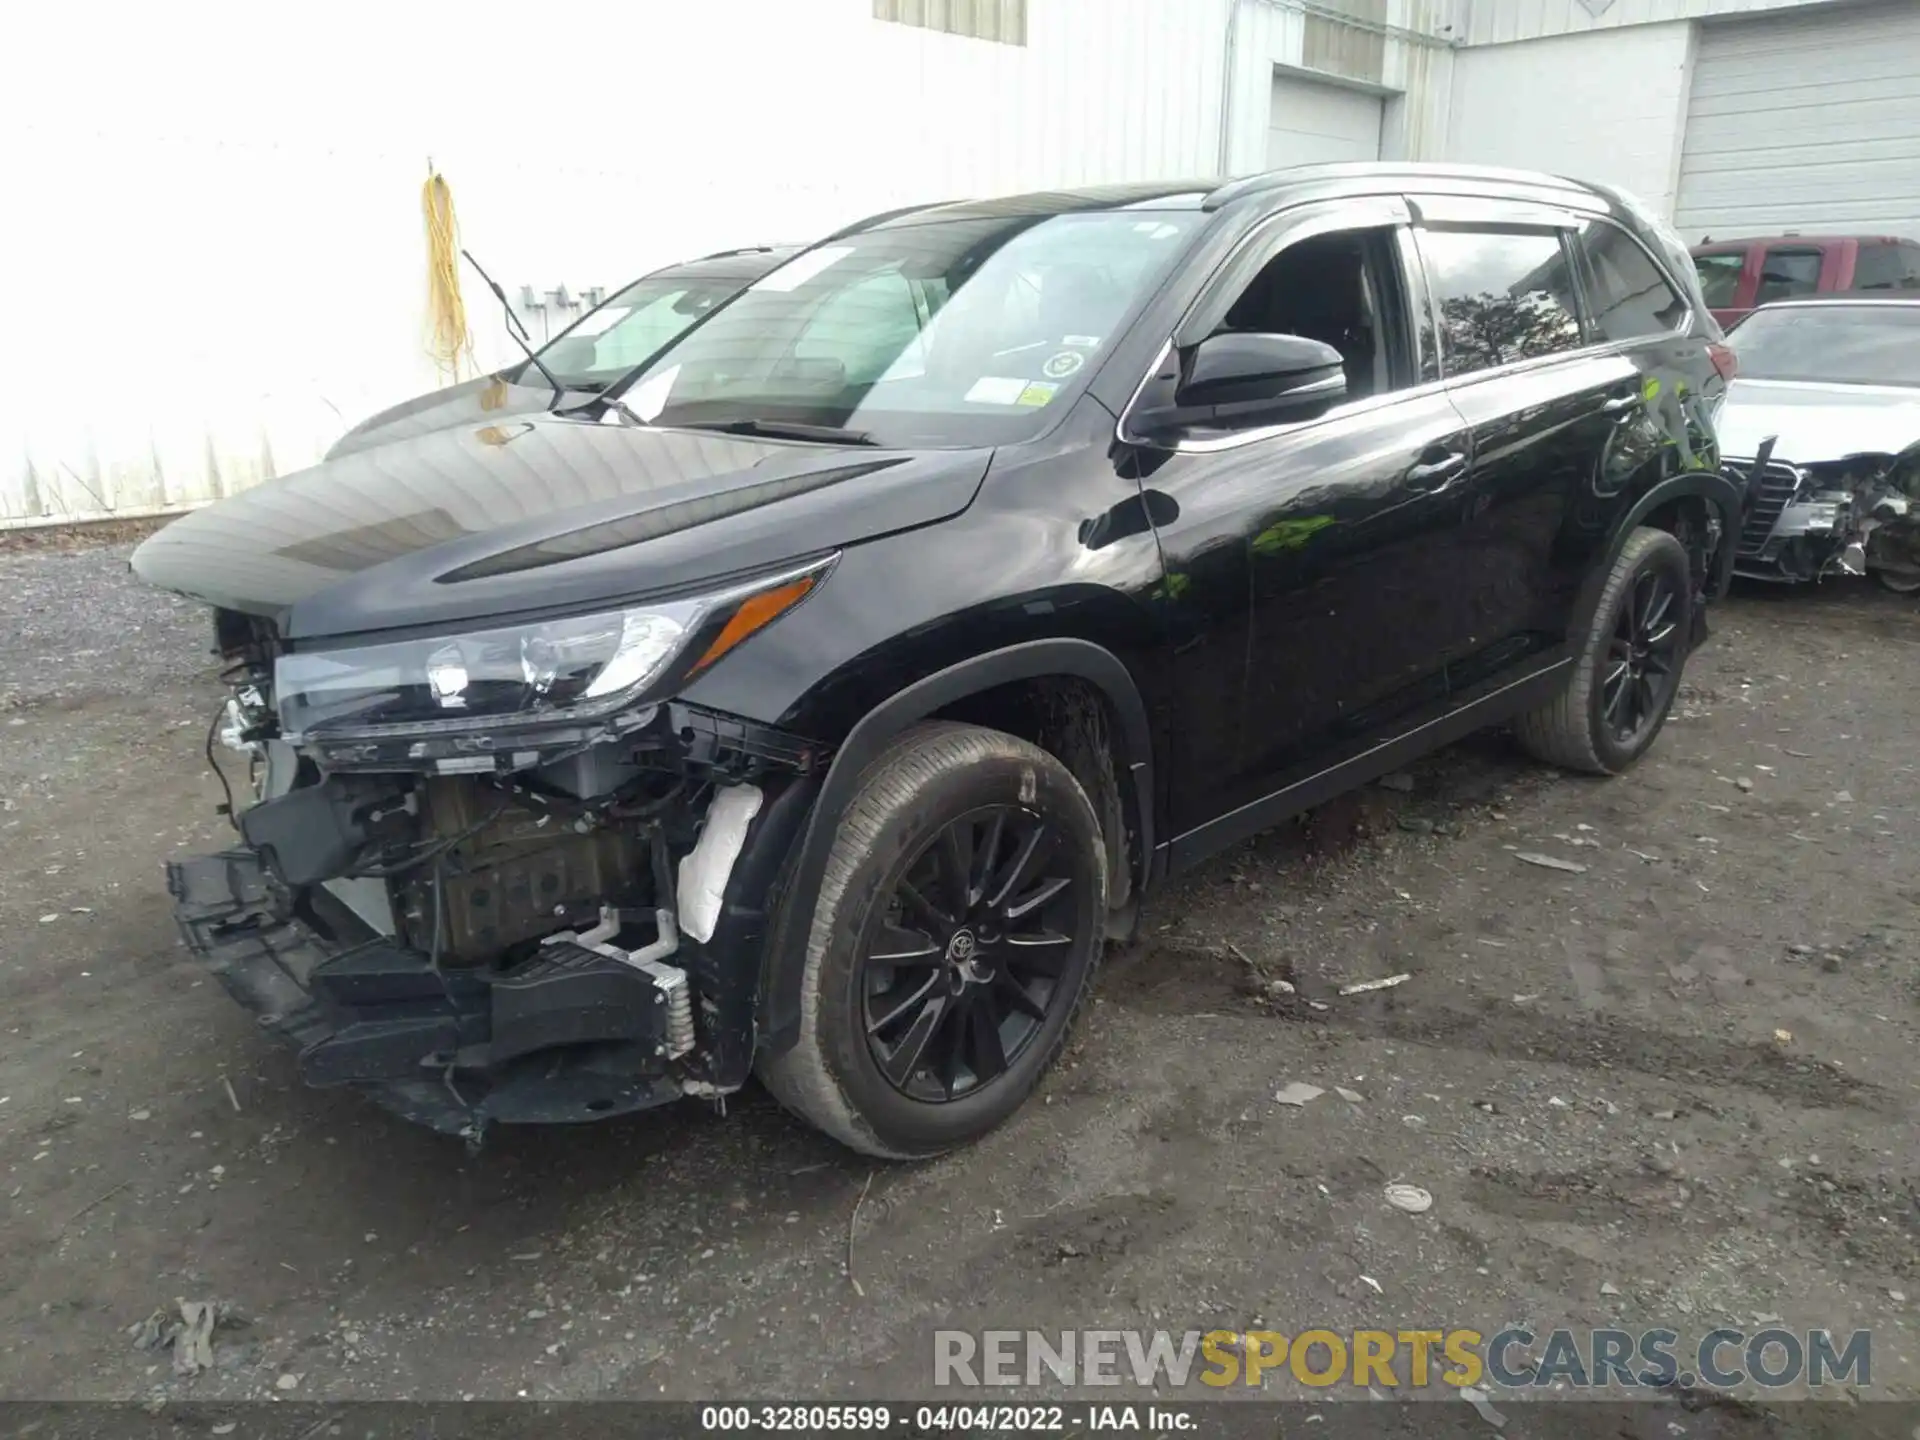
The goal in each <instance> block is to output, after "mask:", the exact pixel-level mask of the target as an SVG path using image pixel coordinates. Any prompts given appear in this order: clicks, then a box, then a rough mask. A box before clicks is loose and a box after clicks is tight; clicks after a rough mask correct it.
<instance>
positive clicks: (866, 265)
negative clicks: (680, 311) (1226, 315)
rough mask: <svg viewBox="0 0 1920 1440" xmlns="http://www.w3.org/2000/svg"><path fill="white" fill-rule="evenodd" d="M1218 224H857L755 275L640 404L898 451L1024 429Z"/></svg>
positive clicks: (709, 420) (1029, 431)
mask: <svg viewBox="0 0 1920 1440" xmlns="http://www.w3.org/2000/svg"><path fill="white" fill-rule="evenodd" d="M1203 218H1204V217H1202V216H1201V215H1200V214H1198V213H1197V212H1193V211H1173V210H1152V211H1141V210H1126V211H1113V210H1109V211H1099V212H1094V213H1084V212H1083V213H1077V214H1072V215H1039V216H1036V215H1016V216H997V217H993V218H986V219H966V220H945V221H935V222H932V223H929V224H923V225H912V226H904V227H901V228H898V229H889V230H873V231H868V232H866V233H864V234H857V235H852V236H849V237H847V238H845V239H844V240H840V241H836V242H834V243H832V244H829V245H824V246H821V247H819V248H817V249H814V250H810V251H807V252H805V253H803V254H801V255H799V256H797V257H795V258H794V259H793V260H791V261H789V262H788V263H787V264H785V265H783V266H782V267H780V268H779V269H777V270H775V271H773V272H772V273H771V274H769V275H767V276H765V277H764V278H763V279H761V280H759V281H758V282H756V283H755V284H754V285H753V286H752V287H751V288H749V289H748V290H747V291H746V292H745V293H744V294H742V295H741V296H740V297H739V298H738V299H737V300H735V301H734V302H733V303H732V304H731V305H729V306H727V307H726V309H724V310H722V311H720V312H719V313H718V314H716V315H715V316H714V317H713V319H712V320H711V321H709V322H708V323H707V324H705V325H702V326H700V327H699V328H698V329H697V330H694V331H692V332H691V333H689V334H687V335H685V336H684V337H683V338H682V339H681V340H680V341H679V342H678V343H676V344H674V345H673V346H672V347H671V348H669V349H668V350H667V351H666V352H665V353H664V354H662V355H660V356H659V357H658V358H657V359H656V360H655V361H654V362H653V364H652V365H651V366H649V367H648V368H647V370H646V371H645V372H644V373H642V374H641V375H639V376H637V377H635V380H634V383H633V384H632V385H631V386H630V387H628V388H627V389H626V392H625V402H626V405H627V408H628V409H630V410H631V411H632V412H633V413H634V414H635V415H637V416H638V417H639V418H640V419H641V420H643V421H645V422H647V423H648V424H655V425H661V426H683V427H700V426H728V425H734V426H751V425H753V424H755V423H758V424H760V425H762V426H767V427H774V426H789V425H800V426H813V427H830V428H831V429H832V430H835V431H854V432H858V433H859V434H860V435H861V436H862V437H864V438H867V439H870V440H871V441H872V442H873V443H876V444H881V445H889V446H900V447H907V446H931V447H945V446H971V445H997V444H1004V443H1007V442H1009V441H1013V440H1019V439H1024V438H1026V437H1028V436H1031V435H1035V434H1038V433H1039V432H1040V430H1041V429H1043V428H1044V427H1045V425H1046V424H1047V422H1048V420H1049V418H1050V417H1051V416H1054V415H1057V414H1058V413H1059V411H1060V409H1061V407H1062V406H1064V405H1065V404H1066V403H1068V402H1069V401H1070V400H1071V398H1072V397H1073V396H1074V395H1075V394H1076V393H1077V392H1078V388H1079V386H1080V385H1082V384H1084V383H1085V381H1086V378H1087V376H1088V375H1089V374H1091V373H1092V369H1093V366H1094V362H1095V361H1096V360H1097V359H1098V358H1099V357H1100V356H1101V354H1102V353H1103V350H1104V348H1105V347H1108V346H1110V345H1111V344H1112V343H1113V342H1114V340H1115V339H1116V338H1117V337H1118V336H1119V334H1120V333H1121V331H1122V330H1123V329H1124V327H1125V325H1126V324H1127V322H1128V321H1129V320H1130V319H1131V318H1132V316H1133V314H1134V313H1135V312H1136V311H1137V310H1138V308H1139V307H1140V305H1141V304H1142V303H1144V301H1145V300H1146V298H1147V297H1148V296H1149V295H1150V294H1151V293H1152V292H1153V289H1154V288H1155V286H1156V285H1157V283H1158V281H1159V279H1160V277H1161V276H1162V275H1163V274H1164V273H1165V272H1166V270H1167V267H1168V266H1169V265H1170V264H1171V262H1172V260H1173V258H1174V257H1175V256H1176V255H1177V254H1178V253H1179V252H1180V251H1181V250H1182V249H1183V248H1184V247H1185V243H1186V241H1187V239H1188V237H1189V236H1191V235H1192V234H1193V233H1194V231H1195V230H1197V229H1198V227H1199V226H1200V224H1201V222H1202V220H1203ZM820 438H823V439H825V438H830V436H828V435H824V434H823V435H822V436H821V437H820Z"/></svg>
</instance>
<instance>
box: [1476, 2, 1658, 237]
mask: <svg viewBox="0 0 1920 1440" xmlns="http://www.w3.org/2000/svg"><path fill="white" fill-rule="evenodd" d="M1692 42H1693V27H1692V26H1691V25H1689V24H1688V23H1687V22H1685V21H1668V22H1666V23H1664V24H1658V25H1633V26H1624V27H1621V28H1619V29H1614V30H1609V31H1606V32H1605V33H1603V34H1597V35H1553V36H1547V37H1544V38H1541V39H1535V40H1523V41H1519V42H1517V43H1513V44H1507V45H1487V46H1476V47H1475V48H1473V49H1470V50H1466V51H1463V52H1462V53H1461V54H1460V55H1459V56H1458V57H1456V59H1455V61H1454V80H1453V90H1454V94H1453V110H1452V116H1451V120H1450V125H1449V131H1448V141H1447V153H1448V154H1449V155H1452V156H1454V157H1455V158H1458V159H1462V160H1472V161H1476V162H1479V163H1482V164H1488V165H1513V166H1517V167H1520V168H1522V169H1529V170H1547V171H1551V172H1554V173H1556V174H1562V175H1573V176H1578V177H1579V178H1582V179H1587V180H1605V181H1609V182H1611V183H1612V184H1615V185H1621V186H1624V187H1626V188H1627V189H1628V190H1631V191H1633V192H1634V194H1636V195H1638V196H1639V197H1640V198H1641V199H1643V200H1645V201H1646V202H1647V203H1648V204H1649V205H1652V206H1653V207H1654V208H1655V209H1656V210H1658V211H1659V212H1660V213H1662V214H1670V213H1671V212H1672V209H1673V204H1674V181H1675V172H1676V168H1677V161H1678V156H1679V148H1678V135H1679V131H1680V126H1681V121H1682V119H1683V117H1684V116H1685V114H1686V105H1687V71H1688V57H1689V54H1690V50H1691V46H1692ZM1523 115H1524V116H1528V117H1533V118H1532V119H1531V120H1530V121H1529V122H1528V123H1516V120H1515V117H1516V116H1523Z"/></svg>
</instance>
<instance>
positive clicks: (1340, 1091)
mask: <svg viewBox="0 0 1920 1440" xmlns="http://www.w3.org/2000/svg"><path fill="white" fill-rule="evenodd" d="M1333 1093H1334V1094H1336V1095H1338V1096H1339V1097H1340V1098H1341V1099H1342V1100H1345V1101H1346V1102H1347V1103H1348V1104H1350V1105H1359V1104H1361V1103H1363V1102H1364V1101H1365V1100H1366V1098H1367V1097H1366V1096H1364V1095H1362V1094H1361V1093H1360V1092H1359V1091H1358V1090H1349V1089H1348V1088H1347V1087H1346V1086H1344V1085H1336V1086H1334V1087H1333Z"/></svg>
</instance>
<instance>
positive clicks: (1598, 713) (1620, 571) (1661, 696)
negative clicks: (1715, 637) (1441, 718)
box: [1513, 527, 1694, 775]
mask: <svg viewBox="0 0 1920 1440" xmlns="http://www.w3.org/2000/svg"><path fill="white" fill-rule="evenodd" d="M1660 586H1665V587H1666V590H1665V592H1664V593H1667V594H1670V595H1671V602H1670V606H1669V609H1668V610H1667V612H1666V613H1665V614H1664V616H1663V617H1662V620H1661V623H1662V624H1667V625H1671V626H1672V627H1673V629H1672V633H1673V638H1674V642H1675V643H1674V644H1673V646H1672V649H1671V651H1670V653H1669V654H1668V655H1667V656H1666V658H1665V662H1664V663H1665V664H1666V667H1667V668H1666V669H1664V670H1663V671H1661V672H1660V673H1659V675H1658V677H1657V684H1655V685H1654V687H1653V690H1652V693H1651V695H1650V697H1648V696H1644V695H1643V694H1642V692H1640V691H1638V690H1630V691H1629V694H1628V696H1626V697H1625V698H1623V699H1621V700H1620V705H1621V707H1622V708H1621V709H1611V708H1610V707H1612V706H1613V705H1614V704H1615V701H1616V697H1617V696H1619V693H1620V692H1619V687H1620V685H1622V684H1624V685H1626V686H1628V687H1631V686H1633V685H1634V684H1635V683H1636V677H1638V676H1640V675H1644V674H1647V673H1649V672H1650V671H1651V669H1652V667H1653V663H1654V656H1653V653H1652V652H1651V651H1648V652H1646V654H1645V658H1643V659H1636V658H1635V657H1636V655H1637V654H1639V653H1640V649H1639V647H1638V646H1637V645H1636V644H1634V643H1632V642H1629V643H1628V644H1627V645H1626V652H1625V653H1624V654H1623V653H1622V649H1621V638H1622V637H1621V633H1620V632H1621V629H1622V624H1623V616H1624V612H1625V611H1626V609H1627V606H1628V604H1629V601H1635V602H1639V601H1643V600H1645V599H1646V598H1647V597H1648V596H1649V594H1655V595H1657V594H1659V593H1662V592H1661V591H1660V589H1659V587H1660ZM1655 604H1656V605H1657V604H1658V601H1657V600H1656V601H1655ZM1693 606H1694V593H1693V569H1692V566H1691V564H1690V563H1689V561H1688V557H1687V551H1686V547H1685V546H1683V545H1682V544H1681V543H1680V542H1679V541H1678V540H1676V539H1675V538H1674V537H1673V536H1672V535H1670V534H1668V533H1667V532H1666V531H1665V530H1654V529H1649V528H1646V527H1642V528H1640V529H1637V530H1635V531H1634V532H1633V534H1631V535H1629V536H1628V537H1627V543H1626V544H1625V545H1624V546H1622V547H1621V550H1620V554H1619V557H1618V558H1617V559H1616V560H1615V561H1614V564H1613V570H1612V571H1611V572H1610V573H1609V574H1608V576H1607V583H1606V584H1605V585H1604V586H1603V587H1602V588H1601V591H1600V602H1599V604H1598V605H1596V606H1595V607H1594V613H1593V619H1592V621H1591V623H1590V624H1589V626H1588V629H1587V635H1586V638H1585V642H1584V643H1583V644H1582V645H1581V647H1580V653H1579V658H1578V659H1577V660H1576V661H1575V663H1574V666H1573V670H1572V672H1571V673H1570V674H1569V675H1568V677H1567V683H1566V686H1565V688H1564V689H1562V690H1561V692H1560V694H1559V695H1558V696H1556V697H1555V698H1554V699H1553V700H1551V701H1549V702H1548V703H1547V704H1545V705H1542V706H1540V707H1539V708H1538V709H1536V710H1529V711H1527V712H1526V713H1525V714H1523V715H1521V716H1519V717H1518V718H1517V719H1516V720H1515V721H1514V722H1513V732H1514V736H1515V738H1516V739H1518V740H1519V742H1520V745H1521V748H1523V749H1524V750H1526V751H1527V753H1528V754H1530V755H1532V756H1533V757H1534V758H1535V759H1538V760H1544V761H1546V762H1547V763H1548V764H1550V765H1559V766H1562V767H1564V768H1566V769H1568V770H1578V771H1584V772H1585V773H1587V774H1590V775H1618V774H1620V773H1621V772H1622V771H1624V770H1626V769H1628V768H1629V767H1631V766H1632V765H1633V764H1634V762H1635V761H1637V760H1638V759H1639V758H1640V757H1641V756H1642V755H1644V754H1646V752H1647V750H1648V749H1649V748H1650V747H1651V746H1652V745H1653V742H1654V740H1655V739H1656V738H1657V737H1658V736H1659V734H1660V730H1661V728H1662V727H1663V726H1664V725H1665V724H1666V722H1667V715H1668V713H1669V712H1670V711H1671V710H1672V708H1673V701H1674V697H1675V696H1676V695H1678V694H1679V691H1680V675H1681V671H1682V670H1683V668H1684V667H1685V665H1686V659H1687V644H1688V637H1690V636H1691V634H1692V633H1693ZM1634 618H1635V619H1637V618H1638V611H1637V609H1636V612H1635V617H1634ZM1623 660H1624V661H1625V663H1626V666H1627V674H1626V676H1625V678H1624V679H1622V680H1617V679H1616V678H1615V677H1616V676H1618V674H1619V666H1620V665H1621V664H1622V662H1623ZM1636 665H1638V666H1640V667H1641V668H1639V669H1636V668H1635V666H1636ZM1642 704H1644V706H1645V714H1644V718H1643V719H1642V720H1641V722H1640V723H1638V724H1635V725H1633V726H1632V727H1631V728H1630V729H1623V727H1621V726H1618V725H1616V724H1615V723H1614V720H1615V719H1616V718H1618V717H1619V716H1621V715H1622V714H1623V713H1624V711H1625V710H1627V709H1632V708H1637V707H1639V706H1641V705H1642Z"/></svg>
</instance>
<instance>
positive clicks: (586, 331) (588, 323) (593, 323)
mask: <svg viewBox="0 0 1920 1440" xmlns="http://www.w3.org/2000/svg"><path fill="white" fill-rule="evenodd" d="M632 313H633V307H632V306H631V305H608V306H606V307H605V308H604V309H600V310H596V311H594V312H593V313H592V314H591V315H588V316H587V317H585V318H584V319H583V320H581V322H580V323H579V324H578V325H576V326H574V327H573V332H572V333H573V334H574V335H579V336H583V337H587V338H591V337H592V336H595V335H599V334H603V333H604V332H606V331H608V330H611V329H612V328H613V327H614V326H616V325H618V324H619V323H620V322H621V321H622V320H624V319H626V318H627V316H629V315H631V314H632Z"/></svg>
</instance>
